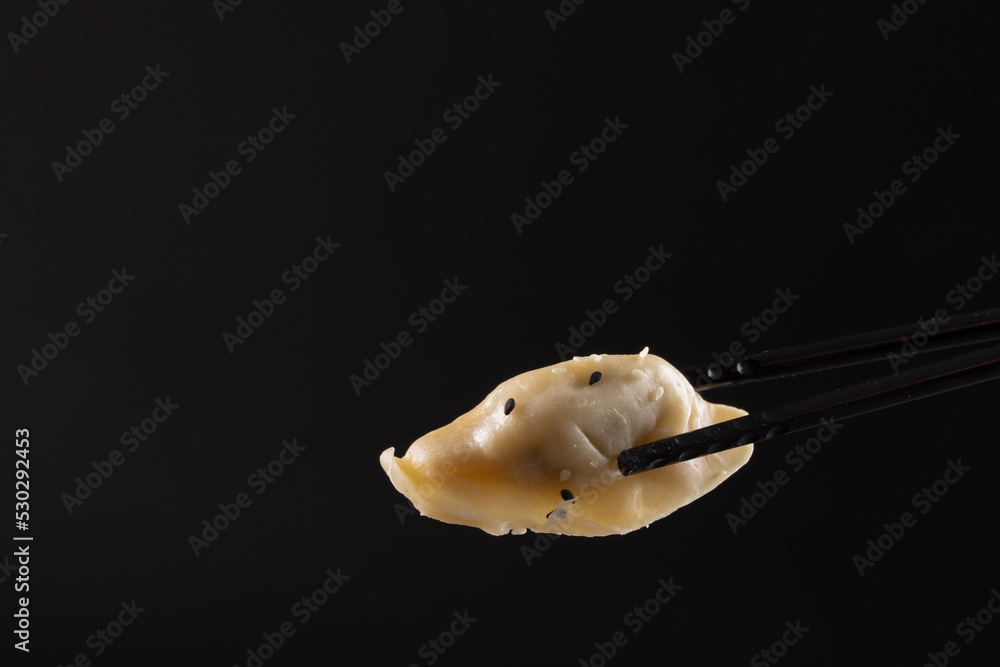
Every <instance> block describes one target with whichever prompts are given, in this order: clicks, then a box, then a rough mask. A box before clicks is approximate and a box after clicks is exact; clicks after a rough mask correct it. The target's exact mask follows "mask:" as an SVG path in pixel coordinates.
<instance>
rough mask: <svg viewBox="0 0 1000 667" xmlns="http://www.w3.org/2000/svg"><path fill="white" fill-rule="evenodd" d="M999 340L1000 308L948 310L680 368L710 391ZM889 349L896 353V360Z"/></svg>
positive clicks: (900, 360)
mask: <svg viewBox="0 0 1000 667" xmlns="http://www.w3.org/2000/svg"><path fill="white" fill-rule="evenodd" d="M938 318H940V319H938ZM945 318H947V319H945ZM994 340H1000V308H992V309H990V310H981V311H977V312H973V313H966V314H962V315H948V314H947V313H944V314H941V315H937V316H936V317H933V318H929V319H928V320H926V321H923V320H922V321H921V322H917V323H914V324H905V325H902V326H897V327H890V328H888V329H880V330H878V331H871V332H867V333H862V334H855V335H851V336H842V337H840V338H834V339H831V340H826V341H821V342H819V343H809V344H806V345H797V346H794V347H784V348H780V349H777V350H767V351H764V352H759V353H755V354H749V355H747V356H744V357H742V358H741V359H739V360H736V359H735V358H734V359H733V362H732V363H731V364H730V365H729V366H728V367H726V366H723V365H722V364H721V363H719V362H713V363H708V364H701V365H698V366H693V367H691V368H687V369H685V370H683V371H681V372H682V373H683V374H684V376H685V377H687V379H688V381H689V382H690V383H691V384H692V385H693V386H694V388H695V389H697V390H698V391H706V390H709V389H714V388H716V387H722V386H730V385H735V384H744V383H747V382H758V381H761V380H770V379H773V378H780V377H788V376H790V375H797V374H799V373H810V372H814V371H821V370H827V369H830V368H838V367H841V366H850V365H853V364H859V363H864V362H870V361H878V360H885V361H888V362H890V365H892V367H893V370H896V367H897V366H899V367H902V366H904V365H905V364H906V363H907V362H908V361H909V359H910V358H911V357H912V356H914V355H916V354H922V353H925V352H931V351H938V350H944V349H948V348H953V347H958V346H964V345H972V344H975V343H986V342H990V341H994ZM890 355H896V357H895V359H896V363H892V361H893V357H892V356H890Z"/></svg>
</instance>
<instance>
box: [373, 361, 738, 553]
mask: <svg viewBox="0 0 1000 667" xmlns="http://www.w3.org/2000/svg"><path fill="white" fill-rule="evenodd" d="M647 352H648V348H647V350H643V351H642V352H641V353H639V354H634V355H597V354H594V355H591V356H589V357H575V358H574V359H573V360H572V361H566V362H563V363H559V364H555V365H553V366H547V367H545V368H539V369H537V370H533V371H528V372H527V373H522V374H521V375H518V376H516V377H513V378H511V379H509V380H507V381H505V382H503V383H502V384H500V385H499V386H498V387H497V388H496V389H494V390H493V391H492V392H490V394H489V395H488V396H487V397H486V398H485V399H484V400H483V401H482V402H481V403H480V404H479V405H477V406H476V407H475V408H473V409H472V410H471V411H469V412H467V413H466V414H464V415H462V416H460V417H459V418H458V419H456V420H455V421H453V422H452V423H450V424H448V425H447V426H443V427H441V428H439V429H437V430H434V431H431V432H430V433H428V434H427V435H424V436H423V437H421V438H419V439H418V440H417V441H416V442H414V443H413V444H412V445H410V448H409V449H408V450H407V452H406V454H405V455H404V456H403V457H402V458H397V457H396V456H394V453H395V452H394V449H392V448H390V449H387V450H386V451H384V452H382V456H381V458H380V462H381V464H382V468H383V469H384V470H385V472H386V474H388V476H389V479H390V480H391V481H392V484H393V485H394V486H395V487H396V489H397V490H398V491H399V492H400V493H402V494H403V495H405V496H406V497H407V498H409V499H410V501H411V502H412V503H413V505H414V507H416V508H417V510H419V511H420V513H421V514H424V515H426V516H429V517H432V518H434V519H438V520H440V521H445V522H448V523H455V524H461V525H465V526H474V527H476V528H481V529H482V530H484V531H486V532H487V533H490V534H492V535H503V534H505V533H509V532H513V533H516V534H520V533H524V532H525V531H526V530H532V531H534V532H538V533H556V534H562V535H585V536H599V535H612V534H623V533H628V532H630V531H633V530H636V529H637V528H642V527H644V526H648V525H649V524H650V523H652V522H653V521H656V520H657V519H661V518H663V517H665V516H667V515H668V514H670V513H672V512H674V511H675V510H676V509H677V508H679V507H683V506H684V505H687V504H688V503H690V502H692V501H693V500H695V499H696V498H699V497H700V496H702V495H704V494H706V493H708V492H709V491H711V490H712V489H714V488H715V487H716V486H718V485H719V484H720V483H721V482H722V481H723V480H725V479H726V478H727V477H728V476H729V475H730V474H731V473H733V472H734V471H735V470H737V469H738V468H740V467H741V466H742V465H743V464H744V463H746V462H747V460H749V458H750V454H751V453H752V452H753V445H752V444H751V445H746V446H744V447H739V448H736V449H731V450H728V451H725V452H720V453H718V454H712V455H709V456H705V457H701V458H697V459H692V460H690V461H686V462H683V463H677V464H674V465H669V466H665V467H663V468H659V469H656V470H652V471H649V472H644V473H640V474H637V475H632V476H629V477H624V476H623V475H622V474H621V473H620V472H619V471H618V462H617V457H618V454H619V453H620V452H621V451H623V450H624V449H627V448H630V447H634V446H636V445H640V444H644V443H647V442H651V441H653V440H658V439H661V438H666V437H669V436H671V435H677V434H678V433H684V432H687V431H691V430H694V429H697V428H701V427H703V426H708V425H710V424H715V423H718V422H721V421H726V420H728V419H733V418H736V417H739V416H741V415H745V414H746V412H745V411H743V410H740V409H738V408H733V407H729V406H726V405H719V404H714V403H709V402H707V401H705V400H704V399H703V398H702V397H701V396H700V395H699V394H698V393H697V392H696V391H695V390H694V388H693V387H692V386H691V384H690V383H689V382H688V381H687V379H686V378H685V377H684V376H683V375H682V374H681V373H680V372H679V371H678V370H677V369H676V368H674V367H673V366H671V365H670V364H669V363H667V362H666V361H664V360H663V359H661V358H660V357H657V356H655V355H651V354H648V353H647Z"/></svg>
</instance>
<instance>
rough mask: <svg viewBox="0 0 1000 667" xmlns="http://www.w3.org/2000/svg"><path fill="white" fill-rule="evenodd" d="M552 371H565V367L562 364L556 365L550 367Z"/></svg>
mask: <svg viewBox="0 0 1000 667" xmlns="http://www.w3.org/2000/svg"><path fill="white" fill-rule="evenodd" d="M552 372H553V373H565V372H566V368H565V367H563V366H556V367H555V368H553V369H552Z"/></svg>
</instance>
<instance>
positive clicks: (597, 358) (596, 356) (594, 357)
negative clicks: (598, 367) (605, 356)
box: [590, 354, 601, 361]
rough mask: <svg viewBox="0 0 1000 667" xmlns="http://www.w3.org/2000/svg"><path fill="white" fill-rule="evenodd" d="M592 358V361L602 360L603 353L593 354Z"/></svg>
mask: <svg viewBox="0 0 1000 667" xmlns="http://www.w3.org/2000/svg"><path fill="white" fill-rule="evenodd" d="M590 360H591V361H600V360H601V355H599V354H592V355H590Z"/></svg>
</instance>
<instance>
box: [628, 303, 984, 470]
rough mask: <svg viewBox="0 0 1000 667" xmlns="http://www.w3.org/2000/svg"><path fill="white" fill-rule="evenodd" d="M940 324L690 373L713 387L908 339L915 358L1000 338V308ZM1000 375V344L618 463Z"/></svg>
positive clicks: (766, 433)
mask: <svg viewBox="0 0 1000 667" xmlns="http://www.w3.org/2000/svg"><path fill="white" fill-rule="evenodd" d="M942 319H943V318H942ZM933 322H934V323H935V324H936V326H937V328H938V330H937V332H936V333H934V334H933V335H931V334H930V329H931V326H929V325H928V323H924V324H925V327H924V328H919V327H918V328H916V329H915V325H912V324H911V325H907V326H903V327H893V328H891V329H882V330H879V331H875V332H870V333H865V334H859V335H855V336H845V337H842V338H836V339H832V340H829V341H825V342H821V343H814V344H809V345H801V346H796V347H789V348H783V349H780V350H774V351H768V352H762V353H760V354H758V355H750V356H748V357H745V358H744V359H742V360H741V361H740V362H739V363H738V364H736V365H735V367H734V368H731V369H725V368H722V367H721V366H719V365H716V368H712V369H709V368H707V367H706V366H701V367H695V368H693V369H689V370H688V371H686V372H685V375H687V376H688V378H689V379H691V378H692V377H699V375H698V374H699V373H701V374H707V373H708V371H709V370H712V371H717V372H715V373H714V377H712V376H711V375H710V377H712V379H713V382H712V383H711V385H710V387H716V386H723V385H730V384H737V383H742V382H748V381H756V380H763V379H771V378H777V377H786V376H789V375H795V374H797V373H801V372H810V371H818V370H825V369H827V368H836V367H839V366H846V365H850V364H855V363H861V362H865V361H874V360H877V359H882V358H885V357H886V355H887V354H889V353H890V352H891V353H897V354H899V350H900V349H901V346H903V345H904V344H905V343H906V342H907V341H909V343H910V346H911V347H910V349H912V350H913V352H912V355H910V356H913V355H915V354H917V353H921V352H927V351H930V350H941V349H947V348H951V347H956V346H962V345H970V344H975V343H983V342H987V341H992V340H1000V308H995V309H992V310H986V311H979V312H976V313H971V314H968V315H965V316H961V317H959V316H955V317H951V318H950V319H949V320H948V321H947V322H944V323H942V322H939V321H938V320H933ZM915 331H924V333H925V336H924V337H923V338H921V339H920V340H921V342H922V343H923V344H922V345H919V346H918V345H917V340H918V339H917V337H916V336H915V335H914V334H915ZM718 371H721V372H718ZM703 376H704V375H701V377H703ZM997 378H1000V345H996V346H992V347H987V348H985V349H981V350H977V351H974V352H969V353H966V354H962V355H959V356H955V357H952V358H949V359H945V360H942V361H937V362H934V363H931V364H927V365H924V366H918V367H916V368H912V369H909V370H906V371H903V372H900V373H896V374H893V375H887V376H885V377H881V378H876V379H873V380H867V381H865V382H861V383H859V384H855V385H851V386H849V387H844V388H839V389H834V390H833V391H829V392H826V393H823V394H820V395H817V396H813V397H810V398H806V399H802V400H798V401H793V402H791V403H787V404H785V405H782V406H779V407H777V408H769V409H767V410H763V411H761V412H758V413H756V414H751V415H746V416H743V417H738V418H736V419H731V420H729V421H725V422H721V423H719V424H714V425H712V426H706V427H705V428H701V429H697V430H695V431H690V432H688V433H682V434H679V435H676V436H672V437H669V438H664V439H663V440H657V441H655V442H651V443H647V444H644V445H639V446H637V447H633V448H631V449H627V450H625V451H623V452H622V453H621V454H619V455H618V468H619V470H620V471H621V473H622V474H623V475H634V474H637V473H640V472H645V471H648V470H654V469H656V468H660V467H662V466H665V465H669V464H671V463H678V462H681V461H687V460H689V459H692V458H697V457H699V456H706V455H708V454H714V453H717V452H721V451H725V450H727V449H732V448H734V447H740V446H743V445H746V444H749V443H751V442H761V441H763V440H770V439H772V438H776V437H779V436H781V435H786V434H788V433H796V432H798V431H802V430H806V429H809V428H814V427H817V426H820V425H821V424H823V423H825V422H831V421H835V420H843V419H848V418H850V417H854V416H857V415H861V414H865V413H868V412H872V411H875V410H880V409H882V408H886V407H889V406H893V405H899V404H902V403H907V402H909V401H913V400H917V399H920V398H926V397H928V396H934V395H936V394H940V393H943V392H946V391H952V390H954V389H958V388H961V387H967V386H971V385H973V384H978V383H980V382H986V381H988V380H994V379H997ZM710 387H703V388H702V389H705V388H710Z"/></svg>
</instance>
